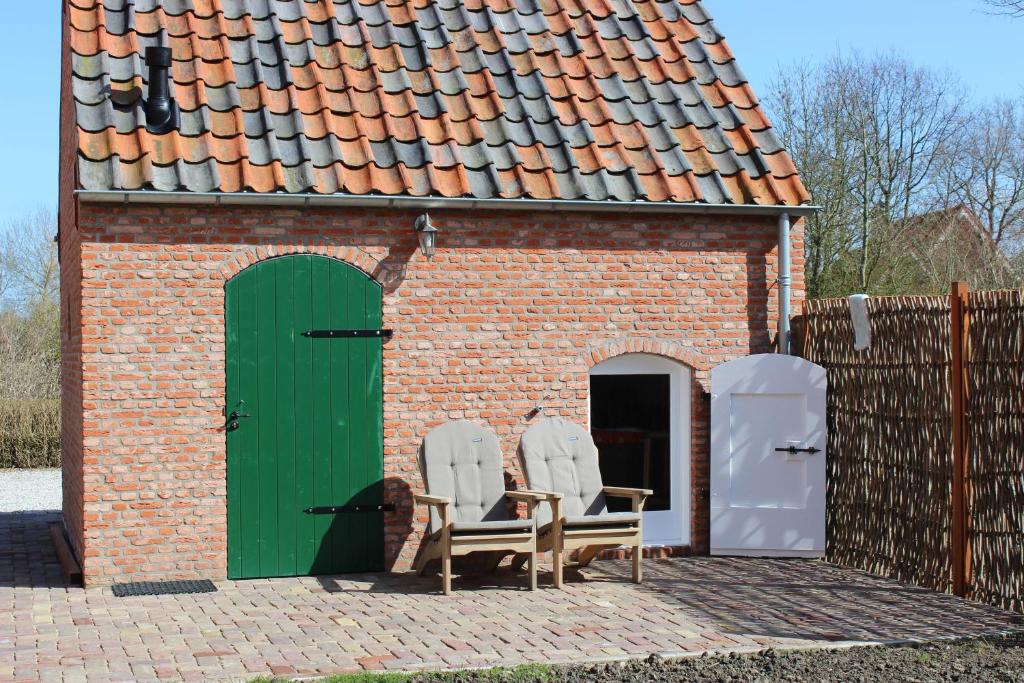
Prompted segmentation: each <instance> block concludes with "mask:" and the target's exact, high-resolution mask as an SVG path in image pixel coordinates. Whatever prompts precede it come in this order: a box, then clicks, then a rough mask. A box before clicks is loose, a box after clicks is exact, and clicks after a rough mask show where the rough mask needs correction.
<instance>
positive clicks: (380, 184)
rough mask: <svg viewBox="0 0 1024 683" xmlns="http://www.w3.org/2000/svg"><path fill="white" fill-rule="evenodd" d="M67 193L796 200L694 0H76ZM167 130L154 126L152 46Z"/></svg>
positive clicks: (791, 174)
mask: <svg viewBox="0 0 1024 683" xmlns="http://www.w3.org/2000/svg"><path fill="white" fill-rule="evenodd" d="M68 13H69V24H70V27H69V30H70V44H71V49H72V55H71V59H72V71H73V74H72V84H73V91H74V98H75V115H76V123H77V127H78V152H79V177H80V181H79V182H80V186H81V188H82V189H86V190H157V191H182V190H184V191H191V192H259V193H269V192H287V193H307V192H309V193H322V194H335V193H346V194H360V195H361V194H381V195H392V196H394V195H405V196H443V197H473V198H508V199H515V198H532V199H572V200H619V201H651V202H705V203H710V204H746V205H790V206H794V205H799V204H804V203H807V202H808V200H809V196H808V193H807V191H806V190H805V188H804V186H803V185H802V184H801V182H800V179H799V177H798V176H797V171H796V169H795V168H794V166H793V162H792V160H791V159H790V157H789V155H788V154H787V153H786V152H785V150H784V149H783V147H782V144H781V143H780V142H779V140H778V138H777V137H776V135H775V133H774V132H773V130H772V128H771V124H770V123H769V122H768V120H767V118H766V117H765V115H764V113H763V112H762V110H761V108H760V107H759V106H758V102H757V99H756V97H755V95H754V93H753V92H752V91H751V89H750V87H749V85H748V83H747V81H746V79H745V78H744V76H743V74H742V73H741V71H740V69H739V67H738V66H737V64H736V60H735V58H734V57H733V55H732V52H731V51H730V50H729V48H728V46H727V45H726V43H725V41H724V40H723V39H722V36H721V35H720V34H719V33H718V31H717V30H716V29H715V27H714V25H713V24H712V22H711V19H710V17H709V16H708V14H707V12H706V11H705V10H704V7H703V6H702V5H701V3H700V2H698V1H697V0H377V1H370V0H334V2H332V1H331V0H162V1H160V0H103V1H102V2H101V0H71V4H70V6H69V8H68ZM151 45H164V46H170V47H171V48H172V50H173V60H174V61H173V67H172V77H173V84H172V86H171V89H172V95H173V97H174V98H175V99H176V100H177V102H178V104H179V105H180V108H181V127H180V129H179V130H178V131H174V132H171V133H168V134H164V135H154V134H151V133H149V132H147V131H146V128H145V116H144V114H143V112H142V104H141V101H136V102H135V104H133V105H127V106H124V105H115V104H113V103H112V102H111V98H110V93H111V92H112V91H128V90H131V89H132V88H135V87H141V88H142V89H143V94H145V87H146V83H145V78H146V67H145V64H144V61H143V59H142V54H143V52H144V49H145V48H146V47H147V46H151Z"/></svg>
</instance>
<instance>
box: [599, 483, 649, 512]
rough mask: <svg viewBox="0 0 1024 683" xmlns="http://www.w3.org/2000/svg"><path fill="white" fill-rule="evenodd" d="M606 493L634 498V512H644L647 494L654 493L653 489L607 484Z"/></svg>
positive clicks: (615, 496)
mask: <svg viewBox="0 0 1024 683" xmlns="http://www.w3.org/2000/svg"><path fill="white" fill-rule="evenodd" d="M604 495H606V496H612V497H613V498H629V499H630V500H632V501H633V502H632V508H633V512H642V511H643V509H644V502H645V501H646V500H647V496H651V495H654V491H652V490H651V489H630V488H626V487H624V486H605V487H604Z"/></svg>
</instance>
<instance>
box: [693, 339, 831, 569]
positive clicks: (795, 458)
mask: <svg viewBox="0 0 1024 683" xmlns="http://www.w3.org/2000/svg"><path fill="white" fill-rule="evenodd" d="M825 389H826V376H825V369H824V368H822V367H820V366H818V365H815V364H814V363H810V362H808V361H806V360H804V359H802V358H797V357H796V356H784V355H778V354H765V355H759V356H748V357H746V358H740V359H738V360H734V361H730V362H728V363H725V364H724V365H720V366H718V367H717V368H715V369H714V370H712V371H711V554H712V555H755V556H773V557H820V556H822V555H823V554H824V552H825Z"/></svg>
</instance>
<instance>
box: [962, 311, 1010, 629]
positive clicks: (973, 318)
mask: <svg viewBox="0 0 1024 683" xmlns="http://www.w3.org/2000/svg"><path fill="white" fill-rule="evenodd" d="M967 310H968V320H969V327H968V333H967V334H968V340H969V344H970V345H969V353H968V357H967V454H968V462H969V463H970V465H969V469H968V478H967V487H966V490H967V499H968V503H967V506H968V507H967V509H968V526H967V537H968V544H969V552H970V559H971V564H970V579H969V582H968V595H970V596H971V597H973V598H975V599H977V600H981V601H983V602H987V603H990V604H993V605H1001V606H1003V607H1006V608H1009V609H1013V610H1016V611H1018V612H1024V292H1020V291H1016V292H978V293H975V294H971V295H969V296H968V298H967Z"/></svg>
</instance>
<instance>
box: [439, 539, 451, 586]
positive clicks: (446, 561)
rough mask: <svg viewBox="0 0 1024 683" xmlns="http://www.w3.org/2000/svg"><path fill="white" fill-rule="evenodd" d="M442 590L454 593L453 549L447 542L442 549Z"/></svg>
mask: <svg viewBox="0 0 1024 683" xmlns="http://www.w3.org/2000/svg"><path fill="white" fill-rule="evenodd" d="M441 591H442V592H443V593H444V594H445V595H451V594H452V549H451V546H449V545H447V544H446V545H445V546H444V548H442V549H441Z"/></svg>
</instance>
